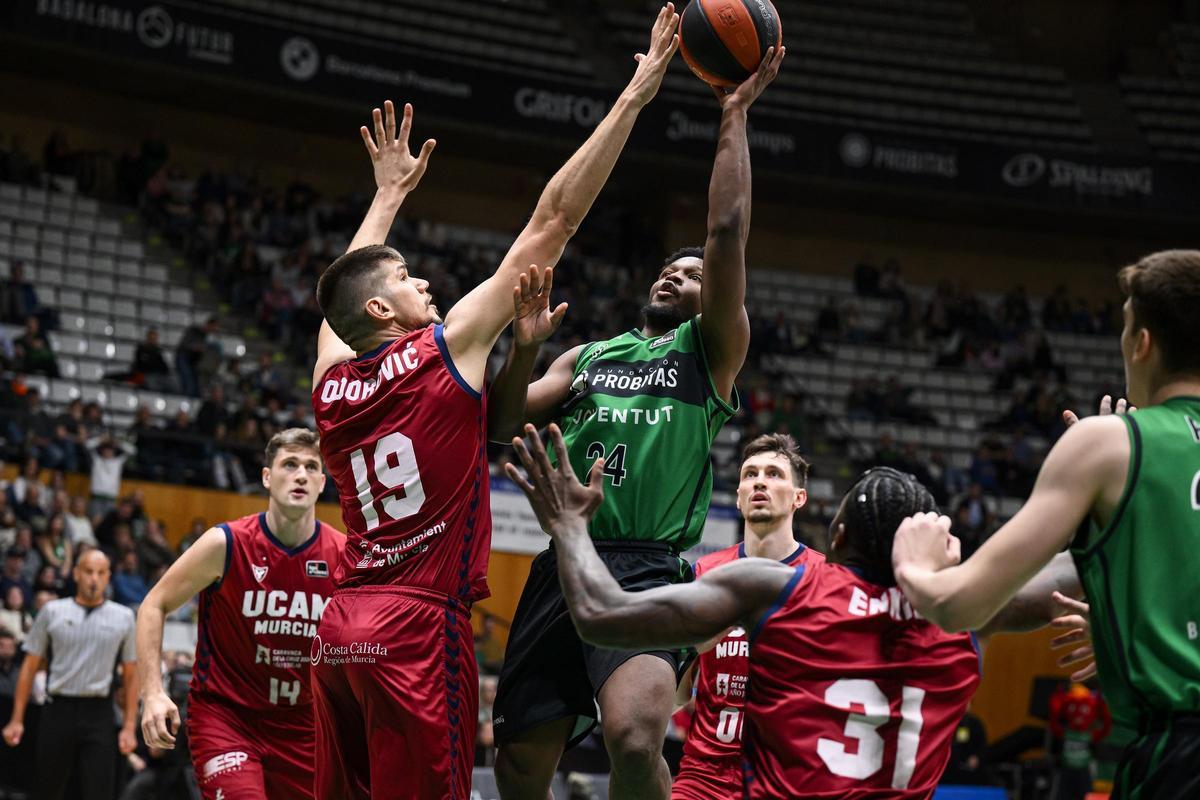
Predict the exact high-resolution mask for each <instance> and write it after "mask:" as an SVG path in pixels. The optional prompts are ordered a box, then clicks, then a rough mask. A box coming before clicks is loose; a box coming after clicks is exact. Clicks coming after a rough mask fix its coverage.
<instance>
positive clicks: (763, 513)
mask: <svg viewBox="0 0 1200 800" xmlns="http://www.w3.org/2000/svg"><path fill="white" fill-rule="evenodd" d="M745 517H746V521H747V522H755V523H768V522H777V521H779V520H780V519H782V518H783V515H782V514H776V513H775V512H774V511H772V510H771V509H770V508H752V509H750V513H749V514H747V515H745Z"/></svg>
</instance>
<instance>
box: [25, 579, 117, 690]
mask: <svg viewBox="0 0 1200 800" xmlns="http://www.w3.org/2000/svg"><path fill="white" fill-rule="evenodd" d="M22 646H23V647H24V649H25V652H26V653H30V654H31V655H35V656H38V657H39V658H45V659H46V660H48V661H49V662H50V674H49V679H48V680H47V686H46V689H47V691H48V692H49V693H50V695H51V696H52V697H54V696H63V697H108V695H109V692H110V691H111V690H112V679H113V669H114V668H115V667H116V665H117V663H118V661H136V660H137V647H136V644H135V639H134V616H133V611H131V610H130V609H128V608H126V607H125V606H123V605H121V604H119V603H114V602H112V601H111V600H106V601H105V602H104V603H102V604H101V605H98V606H96V607H95V608H85V607H84V606H81V605H79V603H76V602H75V598H73V597H67V598H64V599H62V600H54V601H51V602H49V603H47V604H46V605H45V606H43V607H42V610H41V611H39V612H38V614H37V616H36V617H34V619H33V627H32V628H31V629H30V630H29V633H28V634H27V635H26V636H25V642H24V644H23V645H22Z"/></svg>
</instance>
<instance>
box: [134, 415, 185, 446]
mask: <svg viewBox="0 0 1200 800" xmlns="http://www.w3.org/2000/svg"><path fill="white" fill-rule="evenodd" d="M185 413H186V412H185ZM157 430H159V425H158V422H157V421H156V420H155V419H154V414H153V412H151V411H150V407H149V406H145V405H142V406H138V410H137V411H135V412H134V414H133V422H132V423H131V424H130V426H129V431H128V435H129V437H130V438H131V439H132V440H133V442H134V444H136V445H137V446H138V447H139V448H140V447H141V443H140V442H139V441H138V436H139V435H141V434H142V433H147V432H153V431H157Z"/></svg>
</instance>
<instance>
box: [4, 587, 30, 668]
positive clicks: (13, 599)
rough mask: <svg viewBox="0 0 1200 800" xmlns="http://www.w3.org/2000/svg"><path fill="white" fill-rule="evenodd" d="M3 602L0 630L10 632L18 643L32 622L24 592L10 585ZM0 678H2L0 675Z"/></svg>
mask: <svg viewBox="0 0 1200 800" xmlns="http://www.w3.org/2000/svg"><path fill="white" fill-rule="evenodd" d="M3 603H4V605H3V607H2V608H0V631H8V632H10V633H11V634H12V635H13V636H15V637H16V640H17V642H18V643H19V642H20V641H21V640H22V639H24V638H25V634H26V632H28V631H29V626H30V625H32V624H33V616H32V615H31V614H30V613H29V610H28V608H27V606H26V603H25V592H24V591H23V590H22V589H21V587H20V586H16V585H10V586H9V587H8V589H7V590H5V592H4V595H3ZM2 658H3V654H2V653H0V659H2ZM0 680H3V678H2V677H0Z"/></svg>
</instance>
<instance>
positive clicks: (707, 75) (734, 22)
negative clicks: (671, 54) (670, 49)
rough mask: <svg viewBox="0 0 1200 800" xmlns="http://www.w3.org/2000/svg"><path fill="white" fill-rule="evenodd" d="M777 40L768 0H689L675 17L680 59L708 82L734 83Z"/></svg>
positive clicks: (747, 73) (780, 39)
mask: <svg viewBox="0 0 1200 800" xmlns="http://www.w3.org/2000/svg"><path fill="white" fill-rule="evenodd" d="M782 42H783V27H782V25H781V23H780V21H779V12H777V11H776V10H775V6H773V5H771V0H692V2H691V4H689V5H688V7H687V8H685V9H684V11H683V16H682V18H681V20H680V22H679V50H680V52H682V53H683V60H684V61H686V62H687V65H688V67H690V68H691V70H692V72H694V73H696V76H697V77H698V78H700V80H702V81H704V82H705V83H709V84H712V85H713V86H737V85H738V84H739V83H741V82H742V81H744V80H746V78H748V77H750V75H751V73H753V72H754V70H756V69H757V68H758V65H759V64H760V63H761V62H762V60H763V57H764V56H765V55H766V54H767V48H769V47H778V46H779V45H780V44H782Z"/></svg>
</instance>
